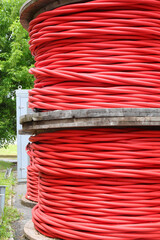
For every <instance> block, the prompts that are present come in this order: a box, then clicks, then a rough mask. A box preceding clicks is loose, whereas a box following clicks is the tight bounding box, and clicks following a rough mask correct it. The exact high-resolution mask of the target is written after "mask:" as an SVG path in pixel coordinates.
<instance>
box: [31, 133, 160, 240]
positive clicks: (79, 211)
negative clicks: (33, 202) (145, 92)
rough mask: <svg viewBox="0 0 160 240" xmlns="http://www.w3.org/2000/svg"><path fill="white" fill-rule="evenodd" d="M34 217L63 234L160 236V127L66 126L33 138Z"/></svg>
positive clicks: (50, 232)
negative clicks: (36, 197)
mask: <svg viewBox="0 0 160 240" xmlns="http://www.w3.org/2000/svg"><path fill="white" fill-rule="evenodd" d="M30 141H31V142H32V143H31V145H30V148H31V150H32V153H33V158H34V163H35V166H36V167H37V168H38V169H39V172H40V178H39V202H38V205H37V206H35V207H34V209H33V211H32V214H33V222H34V225H35V228H36V229H37V230H38V231H39V232H41V233H42V234H44V235H46V236H49V237H52V238H60V239H65V240H66V239H67V240H71V239H77V240H81V239H85V240H86V239H95V240H97V239H105V240H106V239H114V240H121V239H123V240H124V239H150V240H151V239H159V236H160V221H159V219H160V209H159V201H160V191H159V181H160V161H159V156H160V131H152V130H142V129H131V128H125V129H106V128H98V129H94V128H91V129H84V130H61V131H57V132H53V133H43V134H38V135H36V136H33V137H31V138H30Z"/></svg>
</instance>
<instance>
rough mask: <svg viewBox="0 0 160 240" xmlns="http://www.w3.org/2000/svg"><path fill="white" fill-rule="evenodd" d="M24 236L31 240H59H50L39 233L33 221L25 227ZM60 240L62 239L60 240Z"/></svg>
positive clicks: (50, 239) (51, 239)
mask: <svg viewBox="0 0 160 240" xmlns="http://www.w3.org/2000/svg"><path fill="white" fill-rule="evenodd" d="M24 235H25V237H26V238H27V239H29V240H58V239H57V238H49V237H46V236H44V235H42V234H41V233H39V232H38V231H37V230H36V229H35V227H34V225H33V222H32V220H29V221H28V222H27V223H26V224H25V226H24ZM59 240H60V239H59Z"/></svg>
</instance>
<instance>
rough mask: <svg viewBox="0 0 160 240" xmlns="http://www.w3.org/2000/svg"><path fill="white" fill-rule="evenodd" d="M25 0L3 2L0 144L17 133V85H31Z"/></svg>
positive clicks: (0, 17)
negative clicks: (22, 14) (23, 16)
mask: <svg viewBox="0 0 160 240" xmlns="http://www.w3.org/2000/svg"><path fill="white" fill-rule="evenodd" d="M24 1H25V0H1V1H0V147H2V146H5V145H7V144H8V143H10V142H12V141H13V140H14V139H15V136H16V96H15V90H16V89H18V86H20V85H21V86H22V88H24V89H29V88H32V86H33V76H32V75H31V74H29V73H28V69H29V68H30V67H32V66H33V63H34V59H33V57H32V56H31V54H30V51H29V45H28V41H29V38H28V33H27V31H26V30H24V29H23V27H22V26H21V24H20V22H19V9H20V7H21V6H22V4H23V3H24Z"/></svg>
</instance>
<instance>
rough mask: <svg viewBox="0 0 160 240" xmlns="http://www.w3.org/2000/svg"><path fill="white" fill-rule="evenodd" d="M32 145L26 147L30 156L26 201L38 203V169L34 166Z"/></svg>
mask: <svg viewBox="0 0 160 240" xmlns="http://www.w3.org/2000/svg"><path fill="white" fill-rule="evenodd" d="M29 149H30V144H28V145H27V147H26V152H27V154H28V155H29V158H30V163H29V165H28V167H27V192H26V195H25V197H26V199H28V200H31V201H34V202H38V177H39V172H38V169H37V168H36V167H35V165H34V161H33V157H32V154H30V150H29Z"/></svg>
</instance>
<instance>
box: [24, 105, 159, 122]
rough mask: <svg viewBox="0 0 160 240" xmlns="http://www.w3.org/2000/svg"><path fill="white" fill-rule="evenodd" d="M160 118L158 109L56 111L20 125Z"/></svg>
mask: <svg viewBox="0 0 160 240" xmlns="http://www.w3.org/2000/svg"><path fill="white" fill-rule="evenodd" d="M158 116H159V117H160V109H158V108H102V109H79V110H56V111H50V112H39V113H34V114H27V115H24V116H22V117H21V118H20V123H21V124H23V123H25V122H31V121H44V120H56V119H71V118H73V119H78V118H98V117H158Z"/></svg>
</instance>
